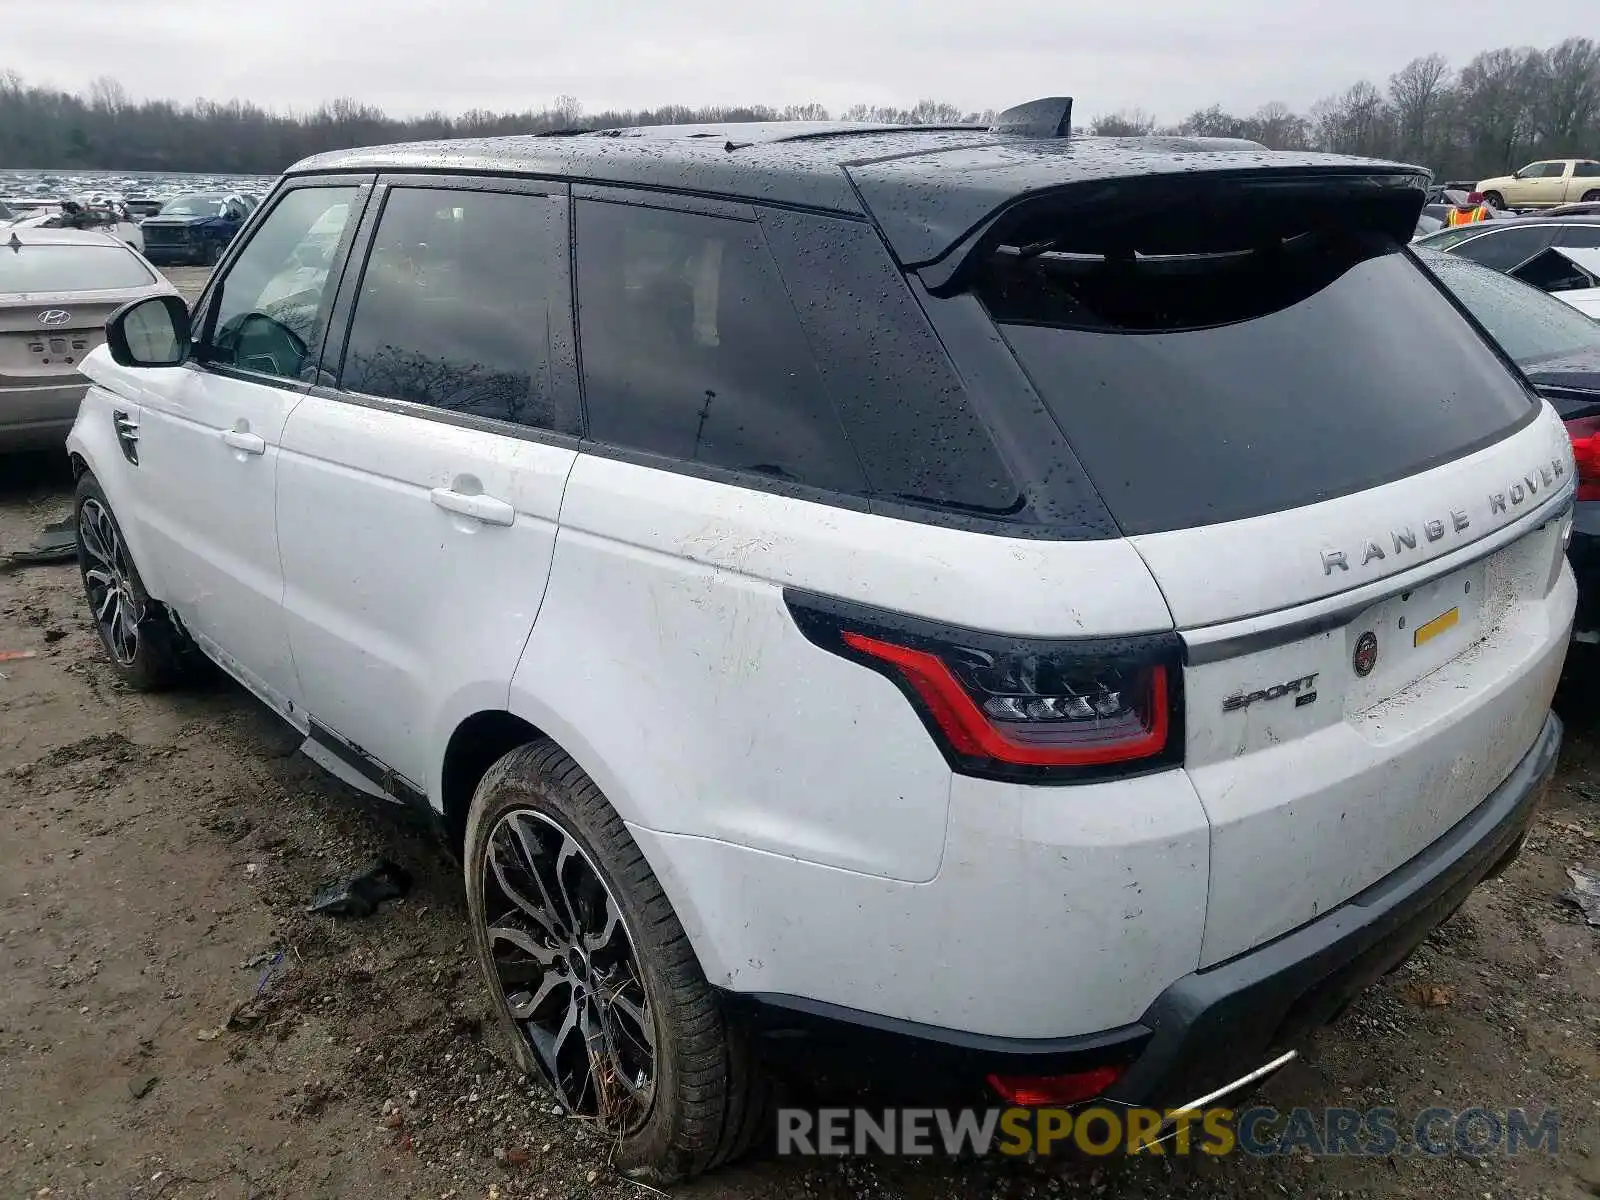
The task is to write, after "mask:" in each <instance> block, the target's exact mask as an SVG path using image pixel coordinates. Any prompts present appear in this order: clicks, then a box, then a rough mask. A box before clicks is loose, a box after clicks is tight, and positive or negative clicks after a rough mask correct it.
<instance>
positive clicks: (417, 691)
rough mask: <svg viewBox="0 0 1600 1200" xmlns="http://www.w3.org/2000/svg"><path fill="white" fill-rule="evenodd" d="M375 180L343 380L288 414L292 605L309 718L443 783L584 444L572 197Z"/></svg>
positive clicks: (322, 733)
mask: <svg viewBox="0 0 1600 1200" xmlns="http://www.w3.org/2000/svg"><path fill="white" fill-rule="evenodd" d="M382 190H383V192H384V194H383V196H382V198H381V200H379V201H375V204H381V209H380V211H379V215H378V217H377V220H376V223H375V228H374V232H373V234H372V237H371V245H372V248H371V251H370V254H369V256H368V257H367V261H366V264H365V267H364V269H363V270H362V271H360V272H358V271H357V270H356V268H355V266H354V264H352V267H351V269H350V270H349V271H348V272H346V279H345V285H344V288H343V289H342V290H341V294H340V299H339V302H338V305H337V308H336V311H337V312H338V313H341V314H344V313H348V314H349V316H348V322H349V324H348V334H347V337H346V338H345V339H344V345H343V346H342V347H340V346H337V345H335V344H334V342H335V339H331V338H330V345H329V352H328V354H327V355H326V356H325V357H324V361H323V373H324V378H325V379H326V381H327V382H329V383H333V382H334V381H337V386H329V387H318V388H315V389H313V391H312V392H311V394H310V395H308V396H307V397H306V399H305V400H304V401H302V402H301V404H300V405H299V407H298V408H296V409H295V411H294V413H293V415H292V416H291V417H290V419H289V424H288V428H287V429H286V430H285V431H284V437H283V459H282V463H281V466H280V477H279V486H278V530H279V541H280V547H281V550H282V554H283V570H284V578H285V583H286V590H285V597H284V607H285V613H286V618H287V623H288V629H289V639H290V643H291V645H292V646H293V650H294V656H295V661H296V662H297V663H298V665H299V671H300V679H301V682H302V684H303V686H304V689H305V691H304V694H305V704H306V708H307V710H308V712H309V714H310V717H311V719H312V721H313V722H314V723H315V725H314V727H313V731H312V732H313V737H314V738H318V739H322V738H326V737H329V736H330V735H331V736H332V737H333V738H334V739H336V744H335V747H334V748H335V749H337V743H343V744H344V749H345V754H344V757H345V758H346V760H347V761H349V759H350V753H349V752H350V751H354V752H356V753H357V754H358V755H359V756H360V758H359V759H358V760H357V761H360V762H362V764H363V767H364V769H366V770H367V772H368V774H369V775H372V774H379V775H381V778H382V780H383V782H384V784H385V785H386V787H387V788H388V790H390V791H391V792H398V791H399V789H398V788H397V787H396V786H395V784H396V781H395V780H394V779H391V778H390V776H391V774H392V775H393V776H398V777H399V779H400V780H402V781H404V782H405V783H407V784H409V786H410V787H411V788H412V789H415V790H416V791H418V792H423V791H426V792H428V793H430V794H436V790H437V779H436V778H435V776H436V773H437V769H438V766H439V763H440V761H441V759H442V751H443V746H444V741H445V739H446V738H447V737H448V736H449V733H450V731H451V730H453V729H454V728H455V725H456V724H457V723H458V722H459V721H460V720H461V719H462V718H463V717H465V716H467V715H470V714H471V713H473V712H476V711H480V710H485V709H503V708H504V707H505V705H506V701H507V695H508V693H509V690H510V683H511V676H512V674H513V672H514V671H515V670H516V666H517V660H518V657H519V656H520V655H521V653H522V647H523V645H524V643H525V642H526V641H527V638H528V634H529V632H530V631H531V629H532V628H533V623H534V618H535V617H536V615H537V614H538V611H539V605H540V603H541V601H542V599H543V597H544V590H545V584H546V581H547V579H548V576H549V573H550V563H551V556H552V553H553V548H554V544H555V533H556V520H557V517H558V516H559V513H560V509H561V498H562V495H563V492H564V490H565V488H566V482H567V476H568V474H569V473H570V471H571V470H572V465H573V462H574V461H575V459H576V456H577V452H576V438H575V436H573V435H575V434H576V432H577V416H576V414H577V384H576V368H575V365H574V356H573V335H572V315H571V300H570V297H571V286H570V283H569V277H570V275H569V268H568V246H567V219H566V195H565V188H564V187H563V186H562V185H560V184H552V183H548V182H532V181H522V182H520V183H519V182H515V181H483V180H474V181H465V180H463V181H451V180H445V179H438V178H433V179H414V180H409V181H408V180H397V181H394V182H393V183H391V184H387V185H384V187H383V189H382ZM368 224H369V225H371V224H373V222H372V221H371V220H370V219H369V221H368ZM340 323H341V324H342V321H341V322H340ZM380 768H381V770H379V769H380Z"/></svg>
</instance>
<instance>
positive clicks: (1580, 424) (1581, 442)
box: [1566, 417, 1600, 500]
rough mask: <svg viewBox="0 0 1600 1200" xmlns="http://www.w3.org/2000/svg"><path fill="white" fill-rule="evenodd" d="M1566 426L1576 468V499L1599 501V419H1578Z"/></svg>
mask: <svg viewBox="0 0 1600 1200" xmlns="http://www.w3.org/2000/svg"><path fill="white" fill-rule="evenodd" d="M1566 425H1567V436H1568V437H1570V438H1571V439H1572V458H1573V461H1574V462H1575V463H1576V464H1577V467H1578V499H1579V500H1600V417H1578V418H1576V419H1575V420H1571V421H1568V422H1567V423H1566Z"/></svg>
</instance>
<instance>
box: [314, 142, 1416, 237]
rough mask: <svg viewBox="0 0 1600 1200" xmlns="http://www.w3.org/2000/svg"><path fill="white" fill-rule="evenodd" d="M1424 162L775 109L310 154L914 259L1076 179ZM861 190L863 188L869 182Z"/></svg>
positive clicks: (361, 166)
mask: <svg viewBox="0 0 1600 1200" xmlns="http://www.w3.org/2000/svg"><path fill="white" fill-rule="evenodd" d="M1375 168H1380V169H1382V170H1384V171H1385V172H1393V171H1395V170H1397V169H1398V170H1402V171H1413V172H1417V173H1419V175H1420V174H1425V173H1423V172H1422V171H1421V168H1414V167H1409V168H1404V167H1403V168H1397V167H1396V165H1395V164H1392V163H1378V162H1375V161H1373V160H1365V159H1353V158H1347V157H1343V156H1340V155H1328V154H1310V153H1299V152H1274V151H1270V150H1262V149H1260V148H1258V147H1254V146H1251V145H1250V144H1248V143H1232V144H1230V143H1224V142H1222V141H1220V140H1207V139H1187V138H1170V137H1150V138H1093V137H1085V138H1027V137H1015V136H1008V135H1001V134H994V133H991V132H989V131H988V130H987V129H985V128H983V127H980V126H970V127H966V126H962V127H953V126H942V127H934V126H892V125H863V124H851V123H846V122H815V121H813V122H802V121H775V122H751V123H724V124H711V125H663V126H648V127H642V128H638V129H619V130H601V131H596V132H589V133H578V134H569V135H559V136H538V135H532V134H528V135H520V136H514V137H499V138H473V139H462V140H455V141H441V142H411V143H404V144H400V145H392V146H377V147H372V148H367V149H358V150H340V151H334V152H332V153H328V154H320V155H317V156H316V157H314V158H308V159H305V160H304V161H302V162H299V163H296V164H295V165H294V166H293V167H291V168H289V171H288V173H289V174H304V173H307V172H332V171H394V172H434V171H437V172H459V173H473V174H476V173H488V172H506V173H514V174H528V175H542V176H559V177H566V178H571V179H576V180H583V181H586V182H593V183H614V184H623V185H629V186H636V187H646V188H662V189H667V190H671V191H683V192H694V193H700V194H704V195H714V196H720V197H727V198H737V199H742V200H748V201H752V202H755V203H762V204H779V205H785V206H790V207H802V208H813V209H824V210H830V211H834V212H839V213H846V214H851V215H856V216H859V215H862V214H863V213H864V211H865V210H864V209H863V207H862V200H863V199H864V200H865V201H866V204H867V206H868V207H870V209H871V213H872V216H873V218H874V219H875V220H876V221H877V222H878V224H879V226H880V228H881V229H882V230H883V232H884V235H885V237H886V238H887V239H888V241H889V243H890V245H891V247H892V248H893V249H894V251H895V254H896V257H898V258H899V259H900V261H901V262H902V263H905V264H908V265H910V264H917V263H924V262H929V261H932V260H933V259H936V258H937V257H939V255H940V254H942V253H943V252H944V251H945V250H947V249H948V248H949V247H950V246H952V245H953V244H954V243H955V242H956V241H957V240H958V239H960V238H961V237H962V236H964V235H965V234H966V233H968V232H969V231H970V230H971V229H972V228H973V227H974V226H976V225H978V224H979V223H981V222H983V221H984V220H986V219H987V218H988V217H989V216H991V215H992V214H993V213H994V212H995V211H996V210H997V209H999V208H1001V207H1004V206H1005V205H1006V204H1008V203H1010V202H1012V201H1014V200H1016V199H1017V198H1019V197H1021V196H1025V195H1028V194H1030V193H1035V192H1039V191H1044V190H1050V189H1054V188H1059V187H1064V186H1068V185H1072V184H1084V183H1091V184H1092V183H1100V182H1106V181H1109V180H1113V179H1117V178H1126V177H1129V176H1144V175H1152V174H1183V173H1192V172H1196V171H1206V172H1211V171H1230V172H1237V171H1300V172H1305V171H1324V170H1325V171H1329V172H1338V173H1343V172H1370V171H1372V170H1374V169H1375ZM858 189H859V194H858Z"/></svg>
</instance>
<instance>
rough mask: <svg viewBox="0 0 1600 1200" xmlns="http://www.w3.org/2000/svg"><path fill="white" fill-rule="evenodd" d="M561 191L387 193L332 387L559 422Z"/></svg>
mask: <svg viewBox="0 0 1600 1200" xmlns="http://www.w3.org/2000/svg"><path fill="white" fill-rule="evenodd" d="M563 200H564V197H562V196H559V195H525V194H516V193H508V192H487V191H466V190H453V189H445V188H395V189H394V190H392V191H391V192H390V193H389V196H388V199H387V201H385V203H384V206H383V214H382V216H380V217H379V219H378V228H377V231H376V233H374V235H373V241H372V252H371V254H370V255H369V256H368V258H367V265H366V270H365V272H364V273H363V275H362V277H361V291H360V294H359V296H358V297H357V299H356V307H355V315H354V317H353V319H352V321H351V325H350V337H349V341H348V343H347V346H346V350H345V358H344V369H343V372H342V375H341V377H340V381H339V386H340V387H342V388H345V389H346V390H348V391H353V392H361V393H364V394H366V395H369V396H381V397H384V398H386V399H390V400H404V401H407V402H409V403H412V404H422V405H427V406H428V407H430V408H439V409H444V410H446V411H449V412H455V413H463V414H466V415H469V416H475V417H482V418H486V419H490V420H496V421H505V422H509V423H512V424H519V425H529V426H535V427H538V428H542V429H553V428H556V425H557V419H556V407H557V406H556V403H555V390H554V386H553V384H552V363H553V360H554V359H555V358H556V356H557V355H558V354H561V355H563V357H564V353H565V350H564V348H565V347H567V346H569V345H570V329H571V315H570V302H569V300H568V296H569V295H570V289H569V287H568V283H567V279H568V273H567V253H566V220H565V216H564V208H565V205H564V203H563Z"/></svg>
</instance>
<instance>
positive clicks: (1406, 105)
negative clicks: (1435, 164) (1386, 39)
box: [1389, 54, 1450, 162]
mask: <svg viewBox="0 0 1600 1200" xmlns="http://www.w3.org/2000/svg"><path fill="white" fill-rule="evenodd" d="M1449 90H1450V64H1449V63H1447V62H1446V61H1445V59H1444V56H1443V55H1442V54H1430V55H1428V56H1427V57H1425V58H1413V59H1412V60H1411V61H1410V62H1408V63H1407V64H1406V65H1405V66H1403V67H1401V68H1400V69H1399V70H1398V71H1396V72H1395V73H1394V74H1393V75H1391V76H1389V99H1390V101H1391V103H1393V105H1394V115H1395V124H1396V127H1397V129H1396V132H1397V134H1398V140H1397V146H1396V149H1397V150H1398V151H1399V154H1400V157H1401V158H1405V159H1409V160H1411V161H1413V162H1427V161H1429V160H1430V159H1431V157H1432V155H1433V151H1434V148H1435V146H1436V145H1437V140H1438V131H1439V125H1440V123H1441V121H1442V118H1443V108H1444V101H1445V97H1446V95H1447V94H1448V92H1449Z"/></svg>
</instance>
